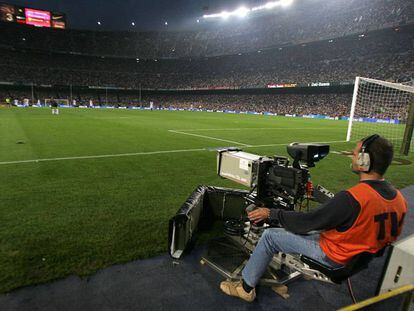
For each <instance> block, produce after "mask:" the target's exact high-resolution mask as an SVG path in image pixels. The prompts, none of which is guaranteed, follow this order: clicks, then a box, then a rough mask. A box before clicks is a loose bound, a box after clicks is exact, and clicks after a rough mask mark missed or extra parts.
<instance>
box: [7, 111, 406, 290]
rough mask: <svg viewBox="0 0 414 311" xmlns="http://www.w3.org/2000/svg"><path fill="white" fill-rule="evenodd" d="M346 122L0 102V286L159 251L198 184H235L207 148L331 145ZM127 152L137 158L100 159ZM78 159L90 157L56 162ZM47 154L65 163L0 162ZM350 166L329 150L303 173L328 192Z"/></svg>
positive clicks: (396, 177)
mask: <svg viewBox="0 0 414 311" xmlns="http://www.w3.org/2000/svg"><path fill="white" fill-rule="evenodd" d="M346 127H347V124H346V122H342V121H327V120H309V119H299V118H298V119H296V118H285V117H270V116H256V115H232V114H220V113H201V112H197V113H195V112H170V111H130V110H128V111H126V110H86V109H85V110H83V109H61V114H60V115H59V116H55V115H51V113H50V110H49V109H35V108H33V109H0V133H1V134H0V187H1V192H0V292H7V291H10V290H12V289H14V288H17V287H21V286H26V285H30V284H36V283H40V282H46V281H49V280H52V279H56V278H61V277H64V276H66V275H69V274H73V273H75V274H78V275H87V274H90V273H92V272H94V271H96V270H97V269H99V268H103V267H105V266H108V265H111V264H115V263H122V262H128V261H131V260H134V259H137V258H145V257H150V256H154V255H157V254H160V253H165V252H166V250H167V226H168V219H169V218H170V217H171V216H172V215H174V214H175V212H176V211H177V210H178V208H179V207H180V205H181V204H182V202H183V201H184V200H185V199H186V198H187V196H188V195H189V194H190V193H191V192H192V191H193V189H194V188H195V187H196V186H197V185H199V184H207V185H217V186H228V187H234V188H238V185H237V184H234V183H232V182H230V181H227V180H223V179H220V178H219V177H217V176H216V174H215V166H216V163H215V161H216V158H215V157H216V154H215V152H214V151H212V150H211V149H213V148H216V147H222V146H229V145H233V146H237V143H236V142H238V143H240V144H247V145H254V146H258V147H254V146H253V147H248V148H245V149H244V150H245V151H248V152H252V153H257V154H266V155H274V154H280V155H285V154H286V152H285V150H286V147H285V146H284V144H287V143H290V142H292V141H300V142H306V141H314V142H315V141H321V142H326V141H341V140H343V139H344V137H345V133H346ZM171 129H178V130H180V131H183V132H184V133H186V134H195V135H201V136H208V137H210V138H207V137H201V136H193V135H186V134H180V133H176V132H170V131H168V130H171ZM181 133H182V132H181ZM213 138H217V139H223V140H226V141H233V143H230V142H226V141H221V140H215V139H213ZM17 142H22V143H17ZM263 145H265V146H263ZM266 145H268V146H266ZM352 147H353V144H351V143H332V144H331V150H336V151H342V150H351V149H352ZM242 148H244V147H242ZM189 149H191V150H193V149H194V150H193V151H188V150H189ZM171 150H175V151H176V152H170V151H171ZM145 152H148V154H142V153H145ZM161 152H164V153H161ZM128 153H133V154H134V153H141V154H136V155H126V156H120V157H118V156H114V157H112V156H110V155H119V154H128ZM98 155H109V156H108V157H101V158H99V157H94V156H98ZM83 156H92V157H91V158H86V159H85V158H84V159H67V158H68V157H69V158H70V157H83ZM56 158H66V159H60V160H53V161H49V160H47V161H43V160H40V161H39V162H27V163H9V164H5V163H4V162H13V161H24V160H36V159H56ZM404 159H407V160H411V161H413V160H414V155H413V154H412V153H411V154H410V156H408V157H404ZM349 163H350V159H349V158H347V157H345V156H343V155H339V154H335V153H331V154H330V155H329V156H328V157H327V158H326V159H325V160H323V161H322V162H320V163H318V164H317V167H316V168H314V169H312V171H311V173H312V176H313V180H314V182H316V183H320V184H322V185H325V186H326V187H327V188H329V189H331V190H332V191H338V190H340V189H343V188H346V187H348V186H350V185H352V184H353V183H355V181H356V180H357V179H356V176H355V175H353V174H352V173H351V172H350V169H349ZM412 176H414V166H413V164H409V165H393V166H392V168H391V169H390V171H389V174H388V179H389V180H390V181H391V182H393V183H394V184H395V185H397V186H398V187H404V186H407V185H409V184H411V183H413V177H412Z"/></svg>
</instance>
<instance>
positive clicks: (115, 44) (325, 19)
mask: <svg viewBox="0 0 414 311" xmlns="http://www.w3.org/2000/svg"><path fill="white" fill-rule="evenodd" d="M316 2H322V1H320V0H317V1H316ZM213 24H214V25H213ZM0 34H1V35H0V53H1V55H2V57H1V58H0V81H1V82H2V84H3V86H1V85H0V92H1V93H0V96H1V99H2V101H4V99H5V98H6V97H11V98H13V99H18V100H19V101H23V99H24V98H29V99H30V101H31V102H37V100H38V99H40V100H44V99H45V98H51V97H54V98H66V99H69V98H70V99H71V100H72V101H73V100H75V101H76V103H77V105H87V104H88V103H89V101H90V100H92V101H93V103H94V104H96V105H108V104H109V105H145V104H148V102H149V101H150V100H151V101H154V102H156V103H157V104H158V105H161V106H163V107H170V106H171V107H174V108H183V107H187V108H188V107H199V108H202V109H213V110H238V111H242V110H254V111H258V112H263V111H268V112H275V113H288V114H306V113H310V112H312V113H319V112H325V113H328V112H329V115H332V116H337V115H346V114H347V113H348V112H347V111H348V110H349V105H350V98H351V96H350V94H347V95H343V94H340V92H338V90H334V91H332V90H330V88H331V87H327V88H325V90H326V91H327V92H328V93H330V94H325V95H323V96H322V95H301V94H297V95H295V96H288V95H286V96H282V95H277V96H275V95H272V96H271V95H254V98H253V94H256V93H255V91H252V92H250V93H249V90H253V89H266V88H270V87H280V86H281V85H282V86H283V87H286V85H289V84H290V86H294V87H293V88H292V89H297V88H296V86H297V87H309V86H319V84H324V83H325V84H326V83H328V84H329V85H330V86H332V85H342V84H344V85H346V84H348V85H350V84H352V82H353V80H354V78H355V76H368V77H370V78H375V79H381V80H388V81H397V82H403V81H408V80H411V79H412V77H413V76H414V63H413V57H412V55H414V3H413V2H412V1H407V0H395V1H391V2H390V1H386V0H375V1H374V0H367V1H356V0H352V1H340V2H335V4H333V3H332V4H331V3H330V2H323V5H317V3H315V1H312V2H303V3H300V5H299V4H298V5H294V6H293V7H292V8H291V9H290V10H287V11H286V12H285V11H283V10H282V11H275V12H270V13H266V14H265V15H263V16H260V17H250V18H248V19H247V20H244V21H243V22H238V21H237V20H235V21H233V22H232V23H229V24H228V25H227V26H226V25H225V24H222V23H218V25H217V23H210V24H209V23H208V22H205V23H202V25H200V29H198V30H197V31H193V32H167V31H164V32H152V33H150V32H102V31H86V30H71V29H67V30H63V31H62V30H58V29H46V28H36V27H24V26H21V25H17V24H7V23H0ZM4 84H6V85H7V87H5V86H4ZM8 84H12V85H14V86H15V87H14V88H13V87H10V85H8ZM21 85H26V87H25V88H23V87H19V86H21ZM69 85H71V87H72V86H75V89H76V87H78V88H84V90H75V92H74V93H73V94H69V91H68V90H69ZM30 86H33V90H32V89H30ZM45 86H46V87H45ZM90 88H95V89H101V91H93V92H92V91H89V89H90ZM107 89H110V90H111V91H110V92H109V93H108V91H106V92H105V90H107ZM138 89H139V90H142V91H143V96H144V97H143V98H141V100H140V99H139V98H138V95H137V90H138ZM102 90H103V91H102ZM114 90H116V91H114ZM122 90H125V92H123V91H122ZM130 90H135V93H134V94H130V93H131V92H130ZM148 90H155V91H157V90H159V91H160V92H161V90H175V91H177V90H179V91H180V92H181V93H182V92H183V91H185V92H187V93H188V94H186V96H181V95H178V94H174V93H173V94H172V95H171V94H170V96H166V95H165V94H164V95H163V94H161V93H160V94H155V95H154V94H152V93H151V94H146V91H148ZM194 90H204V91H206V92H207V93H208V92H210V91H211V92H210V94H209V95H210V96H205V95H203V96H201V95H199V94H198V95H197V94H193V91H194ZM217 90H234V91H235V92H236V93H237V94H234V95H220V94H217V92H216V93H214V92H215V91H217ZM350 90H351V88H349V89H348V92H350ZM238 91H240V92H238ZM246 92H247V93H246ZM293 92H296V93H300V92H299V91H296V90H293ZM323 92H325V91H323ZM181 93H179V94H181ZM319 93H320V92H319ZM243 94H249V95H243ZM335 94H336V95H335ZM180 96H181V97H180ZM292 102H295V103H294V104H292ZM264 106H266V107H264ZM282 106H283V108H282ZM294 106H296V107H294ZM298 107H300V109H299V108H298ZM253 108H254V109H253ZM311 110H312V111H311Z"/></svg>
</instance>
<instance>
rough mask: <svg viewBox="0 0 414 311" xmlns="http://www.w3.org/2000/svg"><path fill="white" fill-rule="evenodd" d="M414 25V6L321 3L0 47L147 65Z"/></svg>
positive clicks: (38, 33)
mask: <svg viewBox="0 0 414 311" xmlns="http://www.w3.org/2000/svg"><path fill="white" fill-rule="evenodd" d="M413 21H414V4H413V2H412V1H407V0H394V1H388V0H366V1H359V0H350V1H322V0H315V1H298V3H295V4H293V6H292V7H291V9H290V10H281V11H276V12H273V13H272V12H271V13H269V12H266V14H265V15H263V16H260V17H256V18H255V17H252V18H249V19H247V20H243V21H239V22H237V21H233V22H232V23H229V24H227V25H226V24H223V23H219V24H218V25H217V24H216V25H208V24H205V23H204V24H205V25H201V26H200V27H201V29H199V30H198V31H192V32H104V31H102V32H96V31H80V30H65V31H60V30H53V29H36V28H31V29H28V28H25V27H18V25H7V26H8V27H7V29H6V28H4V27H2V29H1V32H0V33H1V36H0V44H1V45H9V46H10V45H12V46H14V47H16V46H17V47H19V48H27V47H30V48H35V49H38V50H43V51H61V52H71V53H76V54H79V53H80V54H85V55H98V56H117V57H133V58H141V59H154V58H179V57H207V56H217V55H227V54H237V53H245V52H252V51H257V50H259V49H264V48H268V47H275V46H283V45H294V44H303V43H306V42H312V41H320V40H324V39H333V38H338V37H343V36H346V35H350V34H357V33H365V32H367V31H373V30H377V29H383V28H391V27H395V26H401V25H404V24H409V23H412V22H413ZM45 34H46V35H45ZM23 38H24V39H25V40H23ZM16 43H17V44H16Z"/></svg>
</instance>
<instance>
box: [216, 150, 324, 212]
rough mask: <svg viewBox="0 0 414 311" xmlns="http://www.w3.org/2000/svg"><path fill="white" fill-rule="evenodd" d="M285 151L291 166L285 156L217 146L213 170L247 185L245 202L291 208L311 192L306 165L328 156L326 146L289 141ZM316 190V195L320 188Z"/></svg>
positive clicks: (300, 202) (309, 165)
mask: <svg viewBox="0 0 414 311" xmlns="http://www.w3.org/2000/svg"><path fill="white" fill-rule="evenodd" d="M287 152H288V154H289V155H290V156H291V157H292V158H293V164H292V165H290V163H289V159H288V158H287V157H281V156H274V157H266V156H258V155H255V154H251V153H246V152H243V151H241V150H240V149H235V148H230V149H221V150H218V153H217V173H218V175H219V176H221V177H223V178H227V179H229V180H232V181H235V182H237V183H239V184H242V185H244V186H246V187H249V188H250V192H249V194H248V195H247V196H246V203H250V204H256V205H258V206H261V205H264V206H266V207H268V208H283V209H287V210H294V209H295V207H298V205H299V206H300V205H301V204H302V202H303V200H305V199H306V198H307V199H309V198H310V196H311V195H312V193H311V192H312V190H313V189H312V188H313V187H312V184H311V181H310V173H309V168H310V167H314V166H315V162H318V161H320V160H322V159H323V158H325V157H326V156H327V155H328V153H329V145H323V144H300V143H292V144H290V145H288V146H287ZM301 162H303V163H302V164H301ZM317 191H318V195H319V194H320V192H321V191H322V188H321V187H318V188H317ZM324 193H326V191H325V192H324Z"/></svg>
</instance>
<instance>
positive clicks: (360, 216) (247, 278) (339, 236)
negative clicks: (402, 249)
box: [220, 135, 407, 302]
mask: <svg viewBox="0 0 414 311" xmlns="http://www.w3.org/2000/svg"><path fill="white" fill-rule="evenodd" d="M367 157H368V158H367ZM392 158H393V146H392V144H391V143H390V142H389V141H388V140H386V139H385V138H383V137H381V136H379V135H371V136H369V137H367V138H365V139H363V140H362V141H360V142H358V143H357V145H356V147H355V149H354V150H353V156H352V166H351V167H352V171H353V172H354V173H357V174H358V175H359V183H358V184H357V185H355V186H353V187H351V188H350V189H348V190H345V191H341V192H339V193H337V194H336V195H335V197H334V198H332V199H331V200H330V201H328V202H326V203H324V204H323V205H321V206H320V207H319V208H317V209H315V210H313V211H310V212H308V213H301V212H295V211H285V210H281V209H268V208H265V207H262V208H258V209H256V210H254V211H251V212H250V213H248V217H249V219H250V220H251V221H253V222H255V223H257V222H259V221H263V220H265V221H267V222H270V223H279V224H280V226H281V227H283V228H269V229H267V230H265V231H264V233H263V235H262V236H261V238H260V240H259V242H258V244H257V246H256V248H255V250H254V252H253V254H252V255H251V257H250V259H249V261H248V262H247V264H246V266H245V268H244V269H243V272H242V275H243V280H242V281H239V282H231V281H224V282H222V283H221V284H220V288H221V290H222V291H223V292H224V293H226V294H227V295H231V296H236V297H239V298H241V299H243V300H246V301H248V302H252V301H253V300H254V299H255V297H256V292H255V286H256V285H257V284H258V282H259V280H260V278H261V276H262V275H263V274H264V272H265V271H266V269H267V267H268V265H269V263H270V261H271V259H272V258H273V255H274V254H275V253H278V252H283V253H288V254H289V253H290V254H302V255H305V256H307V257H310V258H313V259H315V260H317V261H319V262H321V263H323V264H325V265H327V266H330V267H340V266H343V265H345V264H347V263H348V262H349V261H350V260H351V259H352V257H354V256H355V255H357V254H359V253H362V252H370V253H376V252H378V251H379V250H380V249H382V248H383V247H385V246H386V245H388V244H390V243H391V242H393V241H394V240H395V239H396V238H397V236H398V235H399V234H400V232H401V227H402V224H403V220H404V216H405V213H406V212H407V203H406V201H405V200H404V198H403V196H402V194H401V193H400V192H399V191H398V190H396V189H395V188H394V187H393V186H392V185H391V184H390V183H389V182H387V181H385V180H384V174H385V172H386V170H387V168H388V167H389V165H390V164H391V162H392ZM316 230H318V231H321V232H318V233H316V232H311V231H316ZM307 233H308V234H307ZM305 234H306V235H305Z"/></svg>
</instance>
